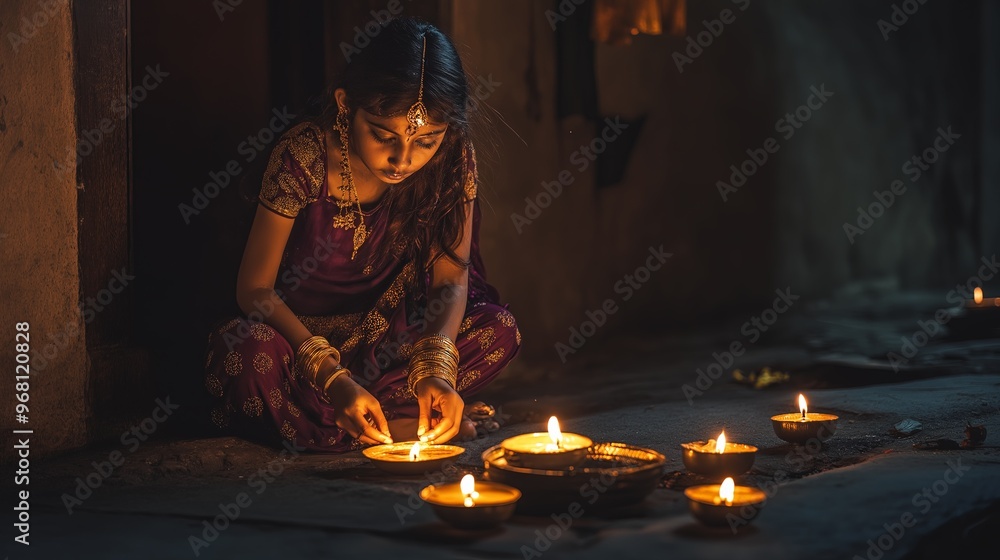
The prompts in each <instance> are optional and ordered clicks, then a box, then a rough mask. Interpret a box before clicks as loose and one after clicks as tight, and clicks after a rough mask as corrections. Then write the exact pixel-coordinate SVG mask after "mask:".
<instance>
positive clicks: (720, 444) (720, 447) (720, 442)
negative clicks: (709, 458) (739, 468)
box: [715, 430, 726, 453]
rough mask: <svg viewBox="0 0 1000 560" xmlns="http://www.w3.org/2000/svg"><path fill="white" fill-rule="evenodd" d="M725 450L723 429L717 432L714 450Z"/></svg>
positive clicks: (723, 451) (717, 451) (719, 451)
mask: <svg viewBox="0 0 1000 560" xmlns="http://www.w3.org/2000/svg"><path fill="white" fill-rule="evenodd" d="M725 451H726V432H725V430H723V431H722V433H721V434H719V439H717V440H715V452H716V453H725Z"/></svg>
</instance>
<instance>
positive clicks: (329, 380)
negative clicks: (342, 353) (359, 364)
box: [323, 364, 351, 395]
mask: <svg viewBox="0 0 1000 560" xmlns="http://www.w3.org/2000/svg"><path fill="white" fill-rule="evenodd" d="M341 375H347V376H348V377H350V376H351V372H350V371H349V370H348V369H347V368H345V367H344V366H342V365H340V364H337V365H336V367H334V369H333V371H332V372H331V373H330V375H328V376H327V377H326V379H325V380H324V381H323V394H324V395H325V394H326V391H327V389H329V388H330V385H333V382H334V381H336V380H337V378H338V377H340V376H341Z"/></svg>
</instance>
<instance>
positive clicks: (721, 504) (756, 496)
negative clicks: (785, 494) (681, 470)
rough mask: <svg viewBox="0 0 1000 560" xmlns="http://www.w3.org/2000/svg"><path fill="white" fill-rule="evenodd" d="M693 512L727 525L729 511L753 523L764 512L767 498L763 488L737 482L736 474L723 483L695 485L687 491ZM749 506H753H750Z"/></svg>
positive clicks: (697, 516) (708, 522) (704, 520)
mask: <svg viewBox="0 0 1000 560" xmlns="http://www.w3.org/2000/svg"><path fill="white" fill-rule="evenodd" d="M684 496H686V497H687V499H688V509H689V510H690V511H691V515H693V516H694V517H695V519H697V520H698V521H701V522H702V523H704V524H705V525H711V526H713V527H720V526H722V527H724V526H726V525H728V524H729V520H728V519H727V518H726V517H727V516H728V515H730V514H732V515H736V516H738V517H739V519H740V520H742V521H745V522H747V523H749V522H750V521H752V520H753V519H754V518H755V517H757V514H758V513H760V506H761V505H762V504H763V503H764V502H765V501H766V500H767V495H766V494H764V492H763V491H761V490H759V489H757V488H752V487H750V486H737V485H736V483H735V482H734V481H733V479H732V478H727V479H726V480H724V481H723V482H722V484H705V485H702V486H692V487H690V488H688V489H687V490H685V491H684ZM748 506H749V507H748Z"/></svg>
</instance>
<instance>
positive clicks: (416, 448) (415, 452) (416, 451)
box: [410, 441, 420, 461]
mask: <svg viewBox="0 0 1000 560" xmlns="http://www.w3.org/2000/svg"><path fill="white" fill-rule="evenodd" d="M419 455H420V442H419V441H418V442H416V443H414V444H413V447H411V448H410V460H411V461H416V460H417V457H418V456H419Z"/></svg>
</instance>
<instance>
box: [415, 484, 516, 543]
mask: <svg viewBox="0 0 1000 560" xmlns="http://www.w3.org/2000/svg"><path fill="white" fill-rule="evenodd" d="M420 499H422V500H423V501H425V502H427V503H429V504H431V506H433V507H434V513H436V514H437V516H438V517H440V518H441V519H443V520H444V521H447V522H448V523H450V524H452V525H454V526H455V527H458V528H459V529H471V530H475V529H489V528H490V527H494V526H496V525H499V524H500V523H503V522H504V521H506V520H507V519H509V518H510V516H511V515H513V513H514V509H515V508H516V507H517V501H518V500H519V499H521V491H520V490H518V489H517V488H512V487H510V486H507V485H506V484H500V483H499V482H484V481H479V482H476V480H475V478H473V476H472V475H471V474H467V475H465V476H463V477H462V481H461V482H451V483H448V484H441V485H435V484H432V485H430V486H427V487H425V488H424V489H423V490H421V491H420Z"/></svg>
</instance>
